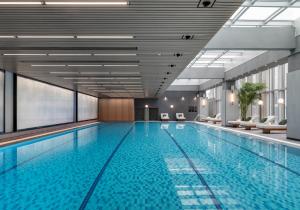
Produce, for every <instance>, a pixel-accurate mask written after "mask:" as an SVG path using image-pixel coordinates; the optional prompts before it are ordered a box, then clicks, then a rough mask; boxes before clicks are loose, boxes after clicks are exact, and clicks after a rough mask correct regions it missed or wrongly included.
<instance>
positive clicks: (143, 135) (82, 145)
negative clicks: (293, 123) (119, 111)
mask: <svg viewBox="0 0 300 210" xmlns="http://www.w3.org/2000/svg"><path fill="white" fill-rule="evenodd" d="M0 209H14V210H15V209H163V210H168V209H170V210H176V209H268V210H270V209H274V210H279V209H291V210H296V209H300V150H299V149H297V148H292V147H288V146H285V145H280V144H275V143H270V142H266V141H262V140H259V139H254V138H249V137H247V136H239V135H236V134H233V133H231V132H228V131H222V130H218V129H214V128H210V127H207V126H204V125H200V124H196V123H191V122H186V123H175V122H170V123H160V122H135V123H99V124H97V125H92V126H87V127H84V128H79V129H74V130H70V131H66V132H62V133H59V134H55V135H49V136H46V137H42V138H37V139H33V140H31V141H28V142H23V143H19V144H15V145H11V146H7V147H2V148H0Z"/></svg>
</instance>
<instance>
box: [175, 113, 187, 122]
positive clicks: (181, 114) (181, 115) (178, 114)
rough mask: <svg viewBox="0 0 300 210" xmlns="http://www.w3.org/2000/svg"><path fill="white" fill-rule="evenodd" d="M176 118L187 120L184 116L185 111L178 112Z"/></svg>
mask: <svg viewBox="0 0 300 210" xmlns="http://www.w3.org/2000/svg"><path fill="white" fill-rule="evenodd" d="M176 120H177V121H185V120H186V118H185V117H184V114H183V113H176Z"/></svg>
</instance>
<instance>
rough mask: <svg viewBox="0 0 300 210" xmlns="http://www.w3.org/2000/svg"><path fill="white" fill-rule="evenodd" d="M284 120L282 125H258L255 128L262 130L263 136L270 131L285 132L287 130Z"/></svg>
mask: <svg viewBox="0 0 300 210" xmlns="http://www.w3.org/2000/svg"><path fill="white" fill-rule="evenodd" d="M286 122H287V121H286V120H285V123H284V124H263V123H259V124H258V125H257V126H256V127H257V128H260V129H262V132H263V133H265V134H269V133H271V131H285V130H287V125H286Z"/></svg>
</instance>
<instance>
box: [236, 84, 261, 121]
mask: <svg viewBox="0 0 300 210" xmlns="http://www.w3.org/2000/svg"><path fill="white" fill-rule="evenodd" d="M265 88H266V85H265V84H264V83H250V82H246V83H244V84H243V85H242V87H241V89H240V90H239V91H238V95H237V96H238V99H239V104H240V109H241V120H243V121H245V120H246V119H247V111H248V108H249V105H250V104H252V103H253V102H254V101H255V100H256V99H259V98H260V92H261V91H262V90H263V89H265Z"/></svg>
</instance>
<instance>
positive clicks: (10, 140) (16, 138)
mask: <svg viewBox="0 0 300 210" xmlns="http://www.w3.org/2000/svg"><path fill="white" fill-rule="evenodd" d="M96 122H98V121H97V120H88V121H83V122H77V123H68V124H63V125H56V126H50V127H44V128H37V129H32V130H24V131H18V132H13V133H6V134H1V135H0V147H2V146H6V145H10V144H15V143H19V142H22V141H27V140H30V139H32V138H33V137H41V136H44V135H48V134H52V133H56V132H61V131H65V130H69V129H72V128H77V127H81V126H85V125H88V124H91V123H96Z"/></svg>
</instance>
